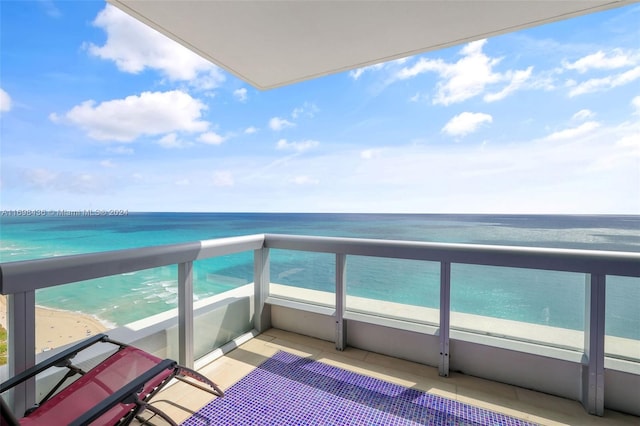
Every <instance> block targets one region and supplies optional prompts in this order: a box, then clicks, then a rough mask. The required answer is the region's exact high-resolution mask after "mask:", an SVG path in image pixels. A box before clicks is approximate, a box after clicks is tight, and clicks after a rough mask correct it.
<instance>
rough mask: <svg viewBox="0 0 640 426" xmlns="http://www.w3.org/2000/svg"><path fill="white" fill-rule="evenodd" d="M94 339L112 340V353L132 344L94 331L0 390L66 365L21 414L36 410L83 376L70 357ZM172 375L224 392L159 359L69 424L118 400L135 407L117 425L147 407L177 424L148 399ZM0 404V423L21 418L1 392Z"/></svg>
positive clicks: (94, 414) (99, 412)
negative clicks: (147, 387) (157, 380)
mask: <svg viewBox="0 0 640 426" xmlns="http://www.w3.org/2000/svg"><path fill="white" fill-rule="evenodd" d="M96 343H111V344H113V345H116V346H118V349H117V350H116V352H115V353H117V352H119V351H121V350H122V349H124V348H128V347H131V348H133V346H130V345H127V344H125V343H122V342H118V341H116V340H112V339H110V338H109V337H108V336H107V335H106V334H98V335H95V336H93V337H90V338H88V339H86V340H84V341H82V342H80V343H78V344H76V345H74V346H72V347H70V348H68V349H65V350H63V351H61V352H60V353H58V354H56V355H54V356H52V357H50V358H48V359H46V360H44V361H42V362H40V363H38V364H36V365H35V366H33V367H31V368H29V369H27V370H25V371H23V372H22V373H19V374H17V375H16V376H14V377H13V378H11V379H9V380H7V381H5V382H4V383H2V384H0V394H1V393H3V392H5V391H7V390H9V389H11V388H13V387H15V386H17V385H19V384H20V383H23V382H25V381H26V380H29V379H31V378H32V377H34V376H36V375H37V374H39V373H41V372H43V371H45V370H47V369H49V368H51V367H59V368H67V369H68V371H67V373H66V374H65V375H64V377H62V378H61V379H60V381H58V383H57V384H56V385H55V386H54V387H53V388H52V389H51V391H50V392H49V393H47V395H45V396H44V398H43V399H42V400H41V401H40V402H39V403H37V404H36V405H35V406H34V407H32V408H29V409H28V410H27V411H26V412H25V414H24V417H25V418H26V417H28V416H29V414H31V413H33V412H35V411H37V410H38V408H39V407H40V406H41V405H42V404H44V403H45V402H46V401H48V400H49V399H50V398H51V397H53V396H54V395H55V394H56V392H57V391H58V389H60V387H61V386H62V385H63V384H64V383H65V382H66V381H67V379H69V378H70V377H73V376H75V375H76V374H80V375H81V376H84V375H85V374H86V373H87V372H88V371H84V370H82V369H81V368H80V367H78V366H76V365H73V363H72V362H71V360H72V359H73V358H74V357H75V356H76V355H77V354H78V353H79V352H81V351H82V350H85V349H87V348H89V347H90V346H93V345H95V344H96ZM115 353H114V354H115ZM112 355H113V354H111V355H110V356H112ZM108 359H109V358H106V359H105V360H104V361H106V360H108ZM104 361H103V362H104ZM98 365H100V364H98ZM94 368H95V367H94ZM165 370H170V373H169V374H168V376H167V377H166V378H165V379H164V380H162V381H161V382H160V383H159V384H158V385H157V386H156V387H155V388H154V389H151V390H150V391H149V392H148V393H147V394H146V395H140V393H141V392H142V391H143V388H144V386H145V384H146V383H147V382H149V381H151V380H152V379H154V378H156V377H157V376H159V375H160V374H166V373H164V371H165ZM89 371H91V370H89ZM174 378H175V379H177V380H180V381H182V382H185V383H187V384H189V385H191V386H194V387H197V388H198V389H201V390H203V391H205V392H209V393H211V394H212V395H215V396H217V397H222V396H223V395H224V392H223V391H222V390H221V389H220V388H219V387H218V386H217V385H216V384H215V383H214V382H212V381H211V380H209V379H207V378H206V377H205V376H203V375H202V374H200V373H198V372H196V371H194V370H191V369H189V368H187V367H184V366H181V365H178V363H177V362H176V361H173V360H171V359H164V360H160V361H159V362H158V363H157V364H156V365H154V366H153V367H151V368H149V369H148V370H147V371H145V372H144V373H142V374H140V375H139V376H138V377H136V378H134V379H133V380H131V381H130V382H128V383H126V384H125V385H123V386H122V387H121V388H120V389H118V390H117V391H115V392H113V393H112V394H111V395H109V396H108V397H106V398H105V399H103V400H102V401H101V402H100V403H98V404H97V405H95V406H94V407H92V408H90V409H88V410H87V411H86V412H84V413H83V414H81V415H80V416H79V417H78V418H77V419H75V420H74V421H73V422H72V423H71V425H73V426H79V425H86V424H89V423H91V422H92V421H94V420H96V419H99V418H100V416H102V415H103V414H105V413H106V412H107V411H109V410H110V409H111V408H113V407H115V406H117V405H118V404H134V407H133V408H131V409H130V410H129V411H128V412H127V413H125V414H124V415H123V417H122V418H121V419H120V420H119V421H118V422H117V424H118V425H128V424H130V423H131V422H132V421H133V420H134V419H136V418H137V419H139V420H144V419H142V418H140V417H139V416H140V414H141V413H142V412H143V411H144V410H149V411H150V412H152V413H154V414H156V415H158V416H160V417H162V418H163V419H164V420H165V421H167V422H168V423H169V424H171V425H176V423H175V422H173V420H171V418H170V417H169V416H168V415H167V414H165V413H164V412H162V411H161V410H159V409H158V408H156V407H153V406H152V405H150V404H149V401H150V400H151V398H153V397H154V396H155V395H156V394H157V393H158V392H159V391H160V390H162V389H163V388H164V387H165V386H166V385H167V384H168V383H169V382H170V381H171V379H174ZM80 380H82V377H80V378H78V379H77V381H80ZM193 380H197V381H199V382H201V383H203V384H204V385H206V386H204V385H201V384H199V383H196V382H194V381H193ZM74 383H75V382H74ZM0 404H1V407H0V408H1V411H2V415H1V416H0V424H2V425H4V424H8V425H11V426H14V425H19V424H20V420H19V419H17V418H16V416H15V415H14V414H13V413H11V411H10V410H9V407H8V406H7V404H6V403H5V401H4V400H3V399H2V397H1V396H0ZM176 426H177V425H176Z"/></svg>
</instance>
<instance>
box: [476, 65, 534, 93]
mask: <svg viewBox="0 0 640 426" xmlns="http://www.w3.org/2000/svg"><path fill="white" fill-rule="evenodd" d="M532 71H533V67H529V68H527V69H526V70H519V71H515V72H513V71H508V72H507V73H506V74H505V78H506V79H507V80H508V81H509V84H507V85H506V86H505V87H504V88H503V89H502V90H501V91H499V92H496V93H487V94H486V95H484V100H485V102H495V101H500V100H502V99H504V98H506V97H507V96H509V95H510V94H512V93H513V92H515V91H517V90H518V89H520V88H521V87H522V86H524V84H525V83H526V82H527V80H529V78H530V77H531V73H532Z"/></svg>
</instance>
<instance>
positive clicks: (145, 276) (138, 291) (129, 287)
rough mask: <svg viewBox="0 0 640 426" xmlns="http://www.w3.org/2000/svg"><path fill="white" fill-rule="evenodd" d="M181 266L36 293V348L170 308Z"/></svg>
mask: <svg viewBox="0 0 640 426" xmlns="http://www.w3.org/2000/svg"><path fill="white" fill-rule="evenodd" d="M177 303H178V281H177V268H176V267H175V265H174V266H165V267H160V268H154V269H147V270H143V271H137V272H131V273H125V274H120V275H114V276H109V277H103V278H97V279H92V280H87V281H80V282H76V283H71V284H65V285H59V286H55V287H49V288H45V289H41V290H37V291H36V306H37V307H36V352H42V351H47V350H49V349H53V348H55V347H58V346H62V345H66V344H68V343H72V342H75V341H78V340H82V339H84V338H86V337H88V336H91V335H93V334H96V333H98V332H107V331H108V330H110V329H113V328H116V327H120V326H124V325H127V324H130V323H133V322H135V321H140V320H143V319H146V318H149V317H151V316H153V315H156V314H160V313H162V312H166V311H169V310H171V309H174V308H176V307H177V306H178V305H177Z"/></svg>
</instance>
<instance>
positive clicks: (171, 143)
mask: <svg viewBox="0 0 640 426" xmlns="http://www.w3.org/2000/svg"><path fill="white" fill-rule="evenodd" d="M158 145H160V146H161V147H163V148H167V149H174V148H186V147H189V146H191V145H193V144H192V143H190V142H186V141H183V140H181V139H179V138H178V135H177V134H175V133H169V134H167V135H164V136H163V137H161V138H160V139H159V140H158Z"/></svg>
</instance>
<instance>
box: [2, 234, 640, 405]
mask: <svg viewBox="0 0 640 426" xmlns="http://www.w3.org/2000/svg"><path fill="white" fill-rule="evenodd" d="M270 249H282V250H295V251H304V252H321V253H329V254H333V255H335V293H334V297H335V305H334V309H333V311H332V316H333V319H334V320H335V344H336V348H337V349H338V350H342V349H344V348H345V346H346V344H347V323H348V320H347V319H346V317H348V315H346V313H347V312H346V311H347V309H346V307H347V305H346V303H347V291H346V278H345V277H346V270H347V256H354V255H355V256H371V257H378V258H392V259H410V260H422V261H431V262H438V263H439V265H440V268H439V269H440V274H439V283H440V293H439V294H440V300H439V310H438V315H439V318H438V323H437V324H436V325H437V327H438V333H437V338H438V342H439V350H438V353H439V359H438V368H439V372H440V375H442V376H447V375H448V374H449V362H450V354H449V344H450V330H451V326H450V323H451V266H452V264H472V265H488V266H498V267H510V268H527V269H539V270H552V271H565V272H576V273H581V274H585V276H586V277H587V279H586V284H585V285H586V297H585V301H586V303H585V308H584V309H585V329H584V351H583V359H584V361H583V364H584V372H583V375H584V380H583V382H582V402H583V404H584V405H585V407H586V408H587V410H588V411H589V412H590V413H592V414H597V415H602V414H603V412H604V381H605V374H604V370H605V327H604V325H605V308H606V307H605V295H606V283H607V277H608V276H623V277H640V254H639V253H627V252H604V251H585V250H565V249H544V248H523V247H504V246H486V245H469V244H435V243H422V242H409V241H388V240H365V239H355V238H330V237H309V236H292V235H269V234H268V235H251V236H244V237H234V238H225V239H217V240H205V241H199V242H192V243H185V244H174V245H166V246H156V247H146V248H138V249H128V250H119V251H111V252H104V253H92V254H83V255H73V256H63V257H55V258H49V259H40V260H28V261H19V262H8V263H2V264H0V273H1V275H0V293H1V294H5V295H8V325H9V330H8V334H9V345H8V352H9V353H8V360H9V374H11V375H13V374H16V373H18V372H20V371H22V370H24V369H25V368H28V367H30V366H31V365H33V364H34V363H35V291H36V290H39V289H43V288H47V287H52V286H58V285H63V284H68V283H74V282H79V281H83V280H88V279H93V278H100V277H108V276H113V275H119V274H123V273H130V272H134V271H139V270H144V269H150V268H155V267H161V266H167V265H178V336H179V339H178V340H179V345H178V346H179V362H180V363H182V364H184V365H187V366H193V363H194V306H193V300H194V294H193V282H194V279H193V262H194V261H197V260H202V259H208V258H213V257H219V256H225V255H229V254H235V253H242V252H250V251H253V253H254V272H253V284H254V303H255V306H254V311H253V312H254V316H253V326H254V328H255V329H256V330H258V331H264V330H265V329H267V328H269V327H270V324H271V312H270V309H271V307H270V304H269V303H267V302H268V298H269V295H270V284H271V280H270ZM400 323H402V321H400ZM401 327H402V325H401ZM34 397H35V384H34V383H33V382H32V383H27V384H26V385H24V386H23V387H21V388H19V389H17V390H16V393H15V394H14V406H15V408H16V409H17V410H20V409H23V408H24V407H26V406H28V405H29V404H31V403H32V402H33V401H34Z"/></svg>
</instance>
